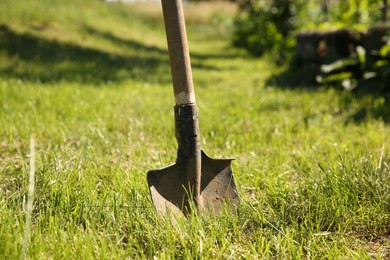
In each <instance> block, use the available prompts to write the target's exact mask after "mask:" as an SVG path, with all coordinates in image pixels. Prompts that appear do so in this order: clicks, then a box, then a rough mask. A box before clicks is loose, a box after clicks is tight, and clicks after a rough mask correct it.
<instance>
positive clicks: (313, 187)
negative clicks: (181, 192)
mask: <svg viewBox="0 0 390 260" xmlns="http://www.w3.org/2000/svg"><path fill="white" fill-rule="evenodd" d="M153 8H158V6H157V7H153ZM191 8H192V9H191ZM0 10H7V11H6V12H4V11H2V12H1V13H2V14H1V16H0V101H1V102H0V105H1V108H0V126H1V127H0V193H1V195H0V258H1V259H14V258H20V257H23V250H25V252H27V256H28V258H32V259H46V258H55V259H58V258H64V257H65V258H75V259H83V258H87V259H88V258H110V259H111V258H131V259H133V258H153V257H156V258H158V259H160V258H161V259H166V258H168V259H169V258H204V259H209V258H212V257H213V258H248V259H254V258H257V259H259V258H278V259H285V258H294V259H299V258H309V259H316V258H328V259H337V258H342V259H345V258H359V259H361V258H388V257H390V235H389V230H390V205H389V204H390V154H389V146H390V143H389V141H388V137H389V135H390V125H389V123H390V112H389V111H390V105H389V96H385V95H376V94H367V93H365V94H355V93H350V92H342V91H338V90H335V89H314V88H306V89H305V88H294V89H286V88H282V87H280V86H278V85H277V84H273V85H272V84H271V85H266V84H265V82H267V79H268V78H269V77H270V76H272V75H273V74H275V73H277V72H278V71H280V69H279V68H276V67H275V66H274V65H272V64H271V63H269V62H268V61H267V60H266V59H260V60H259V59H253V58H250V57H247V56H246V55H245V54H244V53H242V52H240V51H237V50H234V49H232V48H231V47H229V43H228V29H229V24H230V22H231V19H230V16H228V15H226V14H232V13H233V12H234V7H232V6H230V5H229V6H225V5H220V4H217V5H213V6H212V9H210V8H208V7H207V6H205V5H201V6H189V7H187V8H186V12H187V14H188V16H189V17H191V18H190V21H189V25H188V35H189V40H190V49H191V58H192V65H193V73H194V81H195V86H196V91H197V101H198V105H199V110H200V111H199V113H200V126H201V132H202V136H201V140H202V146H203V148H204V149H205V150H206V151H207V152H208V153H209V154H210V155H212V156H213V157H235V158H237V160H236V161H234V164H233V169H234V175H235V178H236V182H237V184H238V189H239V192H240V195H241V197H242V203H241V204H240V206H239V212H238V214H237V215H231V214H228V213H226V214H222V215H220V216H203V217H201V218H198V217H196V216H190V217H189V219H185V220H182V221H179V223H178V224H177V225H172V223H170V222H169V221H166V220H164V219H158V218H157V217H156V215H155V212H154V209H153V207H152V204H151V200H150V198H149V192H148V187H147V183H146V172H147V171H148V170H149V169H153V168H157V167H161V166H165V165H168V164H170V163H171V162H173V161H174V160H175V154H176V143H175V139H174V129H173V108H172V106H173V102H174V100H173V93H172V87H171V83H170V71H169V63H168V54H167V51H166V43H165V34H164V29H163V27H162V24H161V16H159V15H160V14H159V12H158V11H155V10H154V11H153V10H151V9H149V8H147V9H145V7H142V6H141V7H139V6H138V7H137V6H125V5H121V4H105V3H103V2H102V1H94V0H86V1H75V0H72V1H59V0H56V1H52V0H51V1H48V0H46V1H28V2H23V3H16V2H15V1H11V0H2V1H1V2H0ZM145 10H147V11H145ZM156 10H158V9H156ZM206 10H207V14H208V15H205V13H206ZM210 10H211V11H210ZM31 136H34V140H35V149H36V153H35V154H36V155H35V161H36V162H35V163H36V164H35V166H36V171H35V174H36V176H35V177H36V185H35V192H34V208H33V211H32V215H31V225H29V226H26V212H27V209H26V206H25V205H26V200H27V194H28V189H27V187H28V173H29V171H30V164H29V161H30V157H31V154H30V148H29V140H30V137H31ZM27 224H28V222H27ZM29 227H30V228H31V241H30V240H29V239H26V233H25V230H26V228H29Z"/></svg>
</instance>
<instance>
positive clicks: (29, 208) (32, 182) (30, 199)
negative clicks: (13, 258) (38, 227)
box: [21, 135, 35, 259]
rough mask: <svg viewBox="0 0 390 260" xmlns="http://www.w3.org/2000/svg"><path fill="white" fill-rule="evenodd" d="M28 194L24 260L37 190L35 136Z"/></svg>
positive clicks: (31, 147) (31, 144)
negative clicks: (35, 190)
mask: <svg viewBox="0 0 390 260" xmlns="http://www.w3.org/2000/svg"><path fill="white" fill-rule="evenodd" d="M28 176H29V178H28V194H27V207H26V223H25V232H24V243H23V251H22V257H21V258H22V259H26V257H27V253H28V248H29V245H30V240H31V213H32V210H33V203H34V189H35V141H34V136H32V135H31V136H30V171H29V174H28Z"/></svg>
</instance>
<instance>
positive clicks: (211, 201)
mask: <svg viewBox="0 0 390 260" xmlns="http://www.w3.org/2000/svg"><path fill="white" fill-rule="evenodd" d="M232 160H233V159H213V158H210V157H209V156H207V155H206V153H204V152H203V151H202V156H201V161H202V170H201V200H202V202H201V203H198V204H197V205H198V207H201V209H202V210H205V211H207V212H214V213H219V212H220V211H221V209H222V205H223V204H224V203H227V204H228V206H229V208H230V209H231V210H233V211H234V210H235V208H236V205H237V203H238V202H239V196H238V193H237V187H236V184H235V182H234V177H233V171H232V167H231V162H232ZM147 180H148V185H149V189H150V194H151V197H152V201H153V204H154V206H155V208H156V210H157V213H158V214H162V215H167V214H168V213H173V214H182V213H184V214H187V213H188V212H189V209H190V204H191V201H193V199H192V198H191V195H190V194H191V192H190V191H188V189H186V187H188V183H186V180H187V178H186V176H183V172H182V171H181V170H180V168H179V167H178V165H177V164H176V163H174V164H172V165H170V166H168V167H164V168H160V169H155V170H151V171H149V172H148V175H147Z"/></svg>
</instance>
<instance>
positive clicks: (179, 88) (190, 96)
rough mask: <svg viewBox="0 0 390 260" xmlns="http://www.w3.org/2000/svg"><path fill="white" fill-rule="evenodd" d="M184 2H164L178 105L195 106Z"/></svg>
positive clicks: (174, 0) (179, 0) (164, 0)
mask: <svg viewBox="0 0 390 260" xmlns="http://www.w3.org/2000/svg"><path fill="white" fill-rule="evenodd" d="M181 1H182V0H162V9H163V15H164V23H165V31H166V35H167V42H168V51H169V58H170V62H171V74H172V83H173V90H174V94H175V103H176V105H183V104H195V92H194V85H193V81H192V71H191V62H190V55H189V51H188V44H187V32H186V27H185V21H184V14H183V5H182V2H181Z"/></svg>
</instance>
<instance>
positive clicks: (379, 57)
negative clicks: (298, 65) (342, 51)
mask: <svg viewBox="0 0 390 260" xmlns="http://www.w3.org/2000/svg"><path fill="white" fill-rule="evenodd" d="M389 61H390V42H389V41H387V42H386V43H385V44H384V45H383V46H382V47H381V48H380V50H379V51H372V52H371V53H366V51H365V49H364V48H363V47H361V46H357V47H356V55H355V57H351V58H344V59H340V60H338V61H335V62H334V63H332V64H328V65H322V66H321V71H322V72H323V74H324V75H319V76H317V82H318V83H321V84H341V86H343V87H344V88H345V89H347V90H352V89H354V88H356V87H360V88H367V89H370V90H371V91H373V90H375V91H390V63H389Z"/></svg>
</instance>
